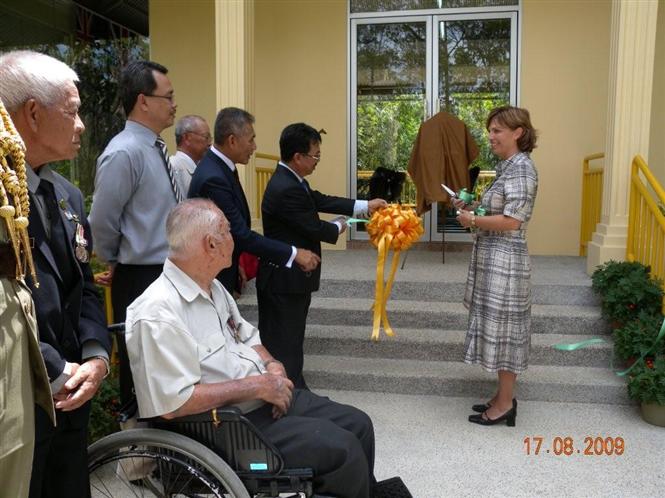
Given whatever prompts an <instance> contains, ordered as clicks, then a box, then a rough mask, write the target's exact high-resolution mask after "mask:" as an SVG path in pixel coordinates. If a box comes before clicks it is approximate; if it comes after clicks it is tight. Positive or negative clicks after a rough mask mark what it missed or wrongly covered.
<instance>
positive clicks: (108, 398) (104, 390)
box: [88, 366, 121, 443]
mask: <svg viewBox="0 0 665 498" xmlns="http://www.w3.org/2000/svg"><path fill="white" fill-rule="evenodd" d="M120 408H121V407H120V383H119V380H118V371H117V367H116V366H112V367H111V374H110V375H109V376H108V377H106V379H104V381H103V382H102V385H101V386H100V388H99V391H97V394H95V396H94V397H93V398H92V408H91V411H90V425H89V433H88V439H89V441H90V443H93V442H95V441H97V440H98V439H101V438H103V437H104V436H107V435H109V434H111V433H113V432H117V431H119V430H120V426H119V425H118V421H117V417H118V412H119V410H120Z"/></svg>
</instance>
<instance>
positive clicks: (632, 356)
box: [614, 310, 665, 366]
mask: <svg viewBox="0 0 665 498" xmlns="http://www.w3.org/2000/svg"><path fill="white" fill-rule="evenodd" d="M662 323H663V315H662V314H650V313H648V312H646V311H645V310H640V311H639V313H638V315H637V318H635V319H634V320H631V321H629V322H627V323H625V324H624V325H622V326H621V327H619V328H618V329H616V330H615V331H614V353H615V355H616V356H617V358H619V359H621V360H624V361H627V362H628V363H629V366H630V365H631V364H632V363H633V362H634V361H635V360H637V359H638V358H640V357H641V356H642V355H644V354H649V355H650V357H653V356H657V355H658V354H661V353H663V354H665V341H661V344H659V345H658V347H656V348H654V342H655V341H656V337H657V336H658V332H660V327H661V325H662Z"/></svg>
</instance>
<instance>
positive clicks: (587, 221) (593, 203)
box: [580, 152, 605, 256]
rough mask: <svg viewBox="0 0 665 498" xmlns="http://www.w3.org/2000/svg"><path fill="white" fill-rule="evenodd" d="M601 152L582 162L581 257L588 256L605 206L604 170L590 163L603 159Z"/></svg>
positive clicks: (603, 155)
mask: <svg viewBox="0 0 665 498" xmlns="http://www.w3.org/2000/svg"><path fill="white" fill-rule="evenodd" d="M604 157H605V154H603V153H602V152H599V153H597V154H591V155H590V156H586V157H585V158H584V161H583V162H582V216H581V223H580V256H586V254H587V244H588V243H589V241H590V240H591V236H592V235H593V232H594V231H595V230H596V225H597V224H598V222H600V209H601V207H602V204H603V168H602V167H601V168H593V169H591V168H590V167H589V162H590V161H593V160H596V159H603V158H604Z"/></svg>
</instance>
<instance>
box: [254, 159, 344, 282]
mask: <svg viewBox="0 0 665 498" xmlns="http://www.w3.org/2000/svg"><path fill="white" fill-rule="evenodd" d="M354 203H355V201H354V200H353V199H347V198H344V197H335V196H331V195H325V194H322V193H321V192H318V191H316V190H311V189H310V188H309V185H308V184H307V182H303V183H301V182H300V181H299V180H298V178H296V176H295V175H294V174H293V173H292V172H291V171H289V170H288V169H287V168H285V167H284V166H281V165H279V164H278V165H277V168H275V172H274V173H273V175H272V177H271V178H270V181H269V182H268V185H267V186H266V191H265V193H264V194H263V203H262V204H261V216H262V219H263V233H264V234H265V235H266V237H270V238H272V239H277V240H281V241H283V242H286V243H287V244H291V245H294V246H296V247H302V248H304V249H309V250H310V251H312V252H315V253H316V254H318V255H321V242H328V243H330V244H334V243H335V242H337V238H338V237H339V231H338V229H337V225H335V224H334V223H330V222H328V221H322V220H321V219H320V218H319V212H322V213H332V214H344V215H348V216H350V215H352V214H353V206H354ZM320 279H321V265H319V266H318V267H317V268H316V269H315V270H314V271H312V272H304V271H302V270H301V269H300V268H298V267H294V268H291V269H288V268H280V267H277V266H275V265H274V264H271V262H270V261H264V260H263V259H262V260H261V263H260V265H259V273H258V276H257V281H256V285H257V287H258V288H260V289H270V290H272V291H273V292H276V293H286V294H296V293H297V294H299V293H309V292H312V291H316V290H318V289H319V281H320Z"/></svg>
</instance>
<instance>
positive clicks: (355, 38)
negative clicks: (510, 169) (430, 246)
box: [349, 10, 518, 241]
mask: <svg viewBox="0 0 665 498" xmlns="http://www.w3.org/2000/svg"><path fill="white" fill-rule="evenodd" d="M517 15H518V12H517V11H515V10H513V11H497V12H474V13H468V14H446V15H436V14H434V13H431V14H430V13H428V14H427V15H414V16H410V15H404V16H400V17H397V16H393V15H392V14H391V15H379V16H377V17H362V18H352V19H351V21H350V36H351V38H350V72H351V78H350V87H349V95H350V137H349V143H350V150H349V154H350V164H351V175H350V192H351V193H352V194H351V195H352V196H353V195H356V196H357V198H358V199H368V198H369V197H370V184H372V185H375V183H374V182H371V181H370V179H371V178H372V175H373V174H374V173H375V171H376V170H377V169H380V168H383V169H385V170H387V171H388V172H389V174H390V175H392V174H393V172H397V177H398V178H399V175H401V174H402V173H403V174H404V176H405V180H404V183H403V187H402V190H401V192H400V195H399V196H398V198H397V200H398V201H399V202H401V203H402V204H407V205H408V204H411V205H415V200H416V191H415V187H414V186H413V183H411V180H410V178H409V177H408V175H407V174H406V170H407V167H408V163H409V158H410V156H411V150H412V148H413V144H414V143H415V139H416V137H417V135H418V130H419V128H420V124H421V123H422V121H424V120H425V119H428V118H429V117H431V116H432V115H433V114H435V113H437V112H439V111H446V112H449V113H451V114H453V115H455V116H457V117H458V118H459V119H461V120H462V121H464V123H465V124H466V125H467V127H468V128H469V130H470V132H471V134H472V135H473V137H474V138H475V140H476V142H477V144H478V147H479V149H480V155H479V158H478V159H477V160H476V161H475V162H474V164H473V166H479V167H480V169H481V170H483V171H485V173H483V172H482V171H481V176H480V178H481V180H482V179H485V180H488V179H489V178H488V177H489V176H491V172H492V170H493V169H494V165H495V159H494V157H493V156H492V154H491V152H490V149H489V144H488V142H487V134H486V132H485V118H486V117H487V114H488V113H489V111H490V110H491V109H493V108H494V107H497V106H500V105H505V104H513V105H515V104H516V103H517ZM440 204H441V203H435V204H433V205H432V210H431V212H430V213H427V214H426V215H425V217H424V218H423V220H424V223H425V234H426V235H425V236H424V237H423V239H421V240H423V241H427V240H432V241H440V240H442V232H443V231H444V230H445V233H446V241H452V240H471V239H470V236H469V234H468V233H467V232H466V231H464V230H463V229H462V228H461V227H460V226H459V225H458V224H457V222H456V220H455V219H454V218H455V216H454V213H453V212H452V211H450V210H448V211H447V212H446V209H447V206H446V207H444V206H441V205H440ZM351 238H352V239H366V238H367V235H366V233H365V231H364V225H362V224H358V225H354V226H353V227H352V230H351Z"/></svg>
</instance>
